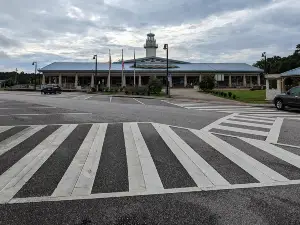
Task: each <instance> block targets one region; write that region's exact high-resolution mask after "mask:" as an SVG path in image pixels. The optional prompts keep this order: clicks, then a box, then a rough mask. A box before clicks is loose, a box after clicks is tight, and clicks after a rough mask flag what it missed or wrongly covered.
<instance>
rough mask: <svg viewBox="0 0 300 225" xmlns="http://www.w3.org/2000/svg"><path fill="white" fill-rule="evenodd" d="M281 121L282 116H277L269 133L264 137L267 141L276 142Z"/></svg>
mask: <svg viewBox="0 0 300 225" xmlns="http://www.w3.org/2000/svg"><path fill="white" fill-rule="evenodd" d="M282 123H283V118H277V119H276V120H275V122H274V124H273V126H272V128H271V130H270V132H269V135H268V137H267V139H266V141H267V142H269V143H277V142H278V138H279V135H280V130H281V126H282Z"/></svg>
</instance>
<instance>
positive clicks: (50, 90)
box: [41, 84, 61, 94]
mask: <svg viewBox="0 0 300 225" xmlns="http://www.w3.org/2000/svg"><path fill="white" fill-rule="evenodd" d="M56 93H58V94H61V88H60V87H59V86H58V85H56V84H47V85H46V86H45V87H43V88H42V90H41V94H56Z"/></svg>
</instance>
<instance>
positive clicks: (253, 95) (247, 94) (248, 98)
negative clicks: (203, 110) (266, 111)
mask: <svg viewBox="0 0 300 225" xmlns="http://www.w3.org/2000/svg"><path fill="white" fill-rule="evenodd" d="M222 92H223V94H222ZM230 92H231V93H232V94H231V96H235V98H232V97H231V98H230V97H229V93H230ZM224 93H225V94H224ZM212 94H214V95H216V96H219V97H223V98H224V96H225V98H230V99H233V100H236V101H240V102H246V103H254V104H264V103H266V101H265V99H266V90H255V91H251V90H226V89H225V90H213V91H212Z"/></svg>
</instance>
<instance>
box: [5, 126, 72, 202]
mask: <svg viewBox="0 0 300 225" xmlns="http://www.w3.org/2000/svg"><path fill="white" fill-rule="evenodd" d="M76 126H77V125H74V124H72V125H63V126H61V127H60V128H59V129H58V130H57V131H55V132H54V133H53V134H51V135H50V136H49V137H48V138H46V139H45V140H44V141H43V142H42V143H41V144H39V145H38V146H37V147H36V148H34V149H33V150H32V151H31V152H29V153H28V154H27V155H26V156H24V157H23V158H22V159H21V160H20V161H18V162H17V163H16V164H15V165H14V166H12V167H11V168H10V169H9V170H7V171H6V172H4V173H3V174H2V175H1V176H0V203H6V202H8V201H9V200H10V199H11V198H13V196H14V195H15V194H16V193H17V192H18V191H19V190H20V189H21V188H22V187H23V185H24V184H25V183H26V182H27V181H28V180H29V179H30V178H31V177H32V176H33V175H34V173H35V172H36V171H37V170H38V169H39V168H40V167H41V166H42V165H43V163H44V162H45V161H46V160H47V159H48V158H49V157H50V156H51V155H52V153H53V152H54V151H55V150H56V149H57V148H58V147H59V145H60V144H61V143H62V142H63V141H64V140H65V139H66V138H67V137H68V136H69V134H70V133H71V132H72V131H73V130H74V129H75V128H76Z"/></svg>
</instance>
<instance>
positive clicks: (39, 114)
mask: <svg viewBox="0 0 300 225" xmlns="http://www.w3.org/2000/svg"><path fill="white" fill-rule="evenodd" d="M91 114H92V113H25V114H7V115H0V116H2V117H5V116H51V115H91Z"/></svg>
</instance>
